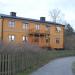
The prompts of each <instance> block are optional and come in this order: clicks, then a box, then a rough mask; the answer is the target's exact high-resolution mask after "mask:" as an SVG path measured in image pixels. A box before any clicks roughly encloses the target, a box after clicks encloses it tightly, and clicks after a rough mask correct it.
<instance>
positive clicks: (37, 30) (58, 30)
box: [0, 12, 64, 49]
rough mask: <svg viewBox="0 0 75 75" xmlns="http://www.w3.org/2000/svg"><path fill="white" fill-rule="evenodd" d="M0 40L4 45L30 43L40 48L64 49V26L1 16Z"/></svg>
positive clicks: (41, 20)
mask: <svg viewBox="0 0 75 75" xmlns="http://www.w3.org/2000/svg"><path fill="white" fill-rule="evenodd" d="M0 40H2V41H3V42H4V43H16V44H18V43H21V42H23V41H24V42H29V43H30V44H33V45H38V46H39V47H48V48H55V49H62V48H64V25H62V24H58V23H54V22H50V21H46V20H45V17H40V20H37V19H30V18H23V17H18V16H16V13H15V12H10V15H5V14H0Z"/></svg>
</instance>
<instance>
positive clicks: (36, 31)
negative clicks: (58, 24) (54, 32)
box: [29, 29, 50, 35]
mask: <svg viewBox="0 0 75 75" xmlns="http://www.w3.org/2000/svg"><path fill="white" fill-rule="evenodd" d="M29 34H40V35H47V34H48V35H49V34H50V32H49V31H47V30H34V29H29Z"/></svg>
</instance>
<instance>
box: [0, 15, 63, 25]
mask: <svg viewBox="0 0 75 75" xmlns="http://www.w3.org/2000/svg"><path fill="white" fill-rule="evenodd" d="M0 18H13V19H21V20H27V21H33V22H40V23H48V24H56V25H62V24H59V23H55V22H51V21H45V22H42V21H40V20H37V19H32V18H24V17H18V16H11V15H6V14H0ZM63 26H64V25H63Z"/></svg>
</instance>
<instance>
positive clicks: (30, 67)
mask: <svg viewBox="0 0 75 75" xmlns="http://www.w3.org/2000/svg"><path fill="white" fill-rule="evenodd" d="M67 56H75V50H59V51H58V50H57V51H56V50H53V51H51V50H50V51H49V50H44V51H43V50H42V51H36V52H29V53H27V57H28V58H26V59H25V61H26V63H25V64H26V69H25V70H24V71H23V72H20V73H18V74H17V75H29V74H30V73H31V72H33V71H35V70H36V69H38V68H40V67H42V66H43V65H45V64H47V63H48V62H49V61H51V60H53V59H56V58H60V57H67Z"/></svg>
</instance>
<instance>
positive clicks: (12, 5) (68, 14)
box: [0, 0, 75, 29]
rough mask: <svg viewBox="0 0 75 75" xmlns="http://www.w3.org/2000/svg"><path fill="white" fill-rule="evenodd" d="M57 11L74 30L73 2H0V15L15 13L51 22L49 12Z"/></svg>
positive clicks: (40, 0) (59, 0)
mask: <svg viewBox="0 0 75 75" xmlns="http://www.w3.org/2000/svg"><path fill="white" fill-rule="evenodd" d="M57 8H58V9H59V10H61V12H62V13H63V14H64V15H63V16H64V19H65V20H66V21H67V22H68V23H70V24H71V25H72V26H73V28H74V29H75V0H0V13H3V14H9V12H11V11H14V12H17V16H20V17H26V18H33V19H39V17H41V16H43V17H46V20H51V19H50V17H49V11H50V10H52V9H57Z"/></svg>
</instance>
